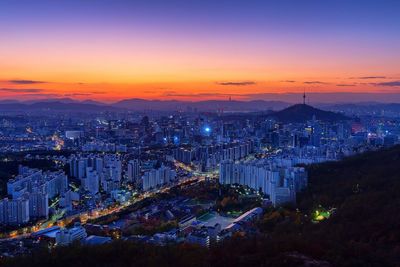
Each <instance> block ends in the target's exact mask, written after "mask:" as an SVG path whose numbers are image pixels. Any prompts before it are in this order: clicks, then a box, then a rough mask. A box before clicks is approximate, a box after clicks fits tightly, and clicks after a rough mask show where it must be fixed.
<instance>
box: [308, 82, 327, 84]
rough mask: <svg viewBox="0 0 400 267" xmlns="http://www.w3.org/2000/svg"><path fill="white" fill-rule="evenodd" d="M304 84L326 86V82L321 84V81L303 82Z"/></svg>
mask: <svg viewBox="0 0 400 267" xmlns="http://www.w3.org/2000/svg"><path fill="white" fill-rule="evenodd" d="M303 83H304V84H328V83H326V82H321V81H306V82H303Z"/></svg>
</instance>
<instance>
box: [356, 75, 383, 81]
mask: <svg viewBox="0 0 400 267" xmlns="http://www.w3.org/2000/svg"><path fill="white" fill-rule="evenodd" d="M350 79H360V80H370V79H386V76H361V77H350Z"/></svg>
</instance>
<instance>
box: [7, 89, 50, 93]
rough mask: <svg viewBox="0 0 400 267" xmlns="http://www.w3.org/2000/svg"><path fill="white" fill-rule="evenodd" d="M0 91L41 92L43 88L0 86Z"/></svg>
mask: <svg viewBox="0 0 400 267" xmlns="http://www.w3.org/2000/svg"><path fill="white" fill-rule="evenodd" d="M0 91H2V92H10V93H39V92H43V91H44V90H43V89H35V88H30V89H17V88H0Z"/></svg>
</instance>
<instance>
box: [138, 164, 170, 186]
mask: <svg viewBox="0 0 400 267" xmlns="http://www.w3.org/2000/svg"><path fill="white" fill-rule="evenodd" d="M175 176H176V173H175V171H174V170H171V168H168V167H165V166H161V167H160V168H159V169H152V170H150V171H147V172H145V174H144V175H143V177H142V181H143V190H144V191H146V190H149V189H151V188H156V187H158V186H160V185H164V184H168V183H170V182H171V181H172V180H174V179H175Z"/></svg>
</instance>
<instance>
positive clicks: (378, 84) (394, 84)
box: [373, 81, 400, 86]
mask: <svg viewBox="0 0 400 267" xmlns="http://www.w3.org/2000/svg"><path fill="white" fill-rule="evenodd" d="M373 85H377V86H400V81H391V82H383V83H375V84H373Z"/></svg>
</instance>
